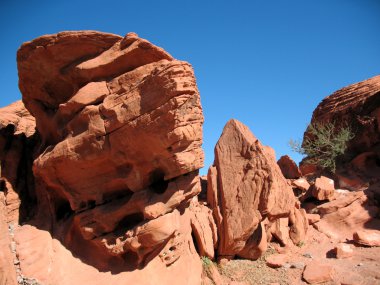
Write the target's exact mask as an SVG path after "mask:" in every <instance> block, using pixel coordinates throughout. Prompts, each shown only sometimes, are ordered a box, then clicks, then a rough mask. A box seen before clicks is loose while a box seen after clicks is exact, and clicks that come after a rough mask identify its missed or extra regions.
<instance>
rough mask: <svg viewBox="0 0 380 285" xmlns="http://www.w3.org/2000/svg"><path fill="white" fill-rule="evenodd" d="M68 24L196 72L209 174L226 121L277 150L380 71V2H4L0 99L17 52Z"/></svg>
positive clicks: (11, 86) (5, 98) (14, 90)
mask: <svg viewBox="0 0 380 285" xmlns="http://www.w3.org/2000/svg"><path fill="white" fill-rule="evenodd" d="M64 30H99V31H104V32H111V33H115V34H120V35H124V34H126V33H128V32H130V31H134V32H136V33H138V34H139V36H140V37H143V38H146V39H148V40H149V41H151V42H152V43H154V44H156V45H158V46H161V47H163V48H164V49H165V50H167V51H168V52H169V53H171V54H172V55H173V56H174V57H175V58H177V59H181V60H186V61H188V62H190V63H191V64H192V65H193V67H194V70H195V75H196V78H197V83H198V87H199V90H200V93H201V100H202V105H203V111H204V116H205V124H204V144H203V145H204V150H205V153H206V161H205V168H204V169H203V170H202V171H201V173H203V174H204V173H206V171H207V168H208V166H209V165H211V164H212V162H213V159H214V154H213V149H214V146H215V143H216V142H217V140H218V138H219V136H220V134H221V132H222V129H223V126H224V124H225V123H226V122H227V121H228V120H229V119H231V118H235V119H238V120H240V121H242V122H243V123H245V124H246V125H248V126H249V127H250V129H251V130H252V132H253V133H254V134H255V135H256V137H258V138H259V139H260V140H261V141H262V142H263V143H264V144H266V145H270V146H272V147H273V148H274V149H275V150H276V153H277V158H279V157H280V156H281V155H284V154H290V155H291V156H292V157H293V158H294V159H295V160H296V161H299V160H300V159H301V157H300V156H299V155H297V154H295V153H292V152H291V150H290V149H289V147H288V145H287V143H288V141H289V139H290V138H293V139H297V138H302V135H303V132H304V130H305V128H306V126H307V124H308V123H309V121H310V118H311V115H312V112H313V110H314V108H315V107H316V106H317V105H318V103H319V102H320V101H321V100H322V99H323V98H324V97H326V96H327V95H329V94H331V93H332V92H333V91H335V90H337V89H340V88H341V87H344V86H346V85H348V84H351V83H354V82H358V81H361V80H364V79H367V78H369V77H372V76H374V75H377V74H380V0H318V1H315V0H287V1H284V0H277V1H273V0H272V1H271V0H260V1H259V0H250V1H249V0H247V1H239V0H235V1H223V0H219V1H212V0H209V1H207V0H203V1H198V0H192V1H175V0H172V1H168V0H167V1H160V0H145V1H138V0H134V1H128V0H113V1H104V0H103V1H99V0H92V1H80V0H76V1H72V0H65V1H49V0H17V1H16V0H0V38H1V44H0V60H1V64H0V75H1V76H0V86H1V87H2V88H1V95H0V106H5V105H8V104H10V103H11V102H13V101H16V100H18V99H20V98H21V95H20V92H19V90H18V86H17V80H18V78H17V67H16V51H17V49H18V47H19V46H20V45H21V44H22V43H23V42H25V41H29V40H32V39H34V38H36V37H38V36H40V35H43V34H51V33H57V32H59V31H64Z"/></svg>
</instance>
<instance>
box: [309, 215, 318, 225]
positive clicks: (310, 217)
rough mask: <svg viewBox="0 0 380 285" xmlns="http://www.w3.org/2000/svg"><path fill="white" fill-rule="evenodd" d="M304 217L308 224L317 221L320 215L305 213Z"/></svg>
mask: <svg viewBox="0 0 380 285" xmlns="http://www.w3.org/2000/svg"><path fill="white" fill-rule="evenodd" d="M306 217H307V220H308V222H309V225H312V224H315V223H316V222H319V221H320V219H321V216H320V215H318V214H306Z"/></svg>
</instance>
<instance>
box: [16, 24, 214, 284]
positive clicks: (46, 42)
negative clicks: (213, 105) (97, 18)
mask: <svg viewBox="0 0 380 285" xmlns="http://www.w3.org/2000/svg"><path fill="white" fill-rule="evenodd" d="M17 60H18V70H19V87H20V90H21V92H22V95H23V102H24V104H25V107H26V108H27V109H28V110H29V111H30V113H31V114H32V115H33V116H34V117H35V121H36V128H37V130H38V132H39V134H40V136H41V143H40V145H39V150H40V153H39V155H38V157H37V158H36V159H35V161H34V163H33V172H34V175H35V181H36V185H37V187H36V189H37V193H36V194H37V198H38V215H37V216H36V224H37V225H39V226H40V225H41V224H43V225H44V227H43V228H44V229H47V230H49V231H50V232H51V234H52V235H53V238H57V239H59V240H61V242H63V244H64V245H65V246H67V247H68V249H70V251H71V252H72V253H73V254H74V255H75V256H78V257H79V258H80V259H81V261H82V262H84V263H87V264H89V265H92V266H94V267H95V268H97V269H98V270H100V271H105V272H112V273H113V274H119V273H120V272H124V271H126V272H131V271H133V272H134V273H133V274H132V273H131V274H130V275H129V276H128V278H127V279H128V280H129V281H128V282H132V283H138V284H152V282H153V279H152V280H149V278H145V277H144V274H145V275H147V276H148V275H149V276H153V275H154V284H168V280H169V278H170V274H174V275H175V278H177V279H173V280H176V282H177V283H178V284H198V283H199V282H200V271H199V269H200V268H201V267H200V260H199V256H198V254H197V252H196V250H195V246H194V241H193V238H192V232H195V233H194V234H193V236H195V238H196V241H195V242H197V243H199V244H200V245H202V247H201V248H200V250H201V251H202V253H203V252H204V253H205V254H206V255H207V256H209V257H211V258H212V257H213V255H214V252H213V250H214V246H215V244H216V238H217V237H216V235H215V234H213V232H215V226H214V225H213V221H212V216H211V215H210V213H209V212H207V211H206V209H204V206H201V205H200V204H198V202H197V201H193V202H192V205H193V209H198V208H199V209H201V210H199V211H198V210H194V211H192V210H190V209H189V204H190V201H191V200H192V198H193V197H194V196H196V195H198V194H199V193H200V191H201V185H200V179H199V176H198V169H199V168H201V167H202V166H203V151H202V148H201V145H202V124H203V114H202V107H201V104H200V96H199V92H198V89H197V86H196V82H195V77H194V72H193V69H192V67H191V65H190V64H188V63H186V62H182V61H178V60H176V59H174V58H173V57H172V56H171V55H169V54H168V53H167V52H166V51H164V50H163V49H161V48H159V47H156V46H154V45H153V44H151V43H150V42H148V41H147V40H144V39H141V38H139V37H138V36H137V35H136V34H134V33H129V34H127V35H126V36H125V37H124V38H122V37H120V36H117V35H113V34H106V33H101V32H95V31H80V32H62V33H58V34H55V35H46V36H43V37H40V38H37V39H35V40H33V41H31V42H27V43H24V44H23V45H22V46H21V47H20V49H19V51H18V54H17ZM19 126H20V127H22V126H23V124H22V123H19ZM210 218H211V219H210ZM205 220H208V221H209V223H207V224H205V225H203V224H201V223H203V221H205ZM40 227H41V226H40ZM26 231H27V230H26ZM35 231H36V230H34V229H33V233H34V234H35V235H39V234H38V232H35ZM23 232H24V230H20V231H19V234H18V235H17V236H16V238H17V239H18V240H19V241H20V245H21V243H22V242H23V241H25V242H28V237H27V236H25V235H23V234H22V233H23ZM53 240H54V239H53ZM49 242H50V241H47V243H49ZM52 248H53V249H52V251H51V252H49V253H48V254H45V255H43V254H42V253H40V252H39V250H38V249H41V250H42V247H41V246H40V245H39V247H36V250H35V251H36V252H37V253H36V254H37V255H35V254H32V253H30V252H29V251H28V248H26V247H23V246H20V248H19V254H20V256H22V258H24V261H21V268H23V269H24V270H25V271H26V272H28V273H30V274H31V273H33V270H34V269H33V268H30V267H28V264H29V262H31V260H32V259H33V258H35V256H38V255H41V256H45V257H46V259H47V260H48V259H51V258H53V257H52V256H51V255H54V252H55V250H54V245H53V247H52ZM60 252H62V251H60ZM65 256H66V255H65ZM57 258H59V256H58V257H57ZM68 260H69V259H68ZM68 262H69V261H68ZM42 264H43V262H42V263H40V265H41V266H42ZM189 264H190V265H192V266H193V267H194V270H187V269H186V267H187V266H188V265H189ZM136 269H142V271H140V270H136ZM53 271H54V270H53ZM144 271H145V273H144ZM37 273H38V274H36V275H38V276H39V278H40V279H41V280H44V281H45V282H46V283H49V282H53V283H54V284H66V283H65V282H64V281H61V282H58V283H56V279H54V278H53V277H52V275H51V274H50V273H46V272H43V271H42V272H37ZM55 273H57V272H55ZM53 274H54V272H53ZM189 274H193V276H190V275H189ZM194 274H195V275H194ZM96 276H98V275H95V276H94V277H93V278H94V279H96ZM104 276H105V275H102V276H100V275H99V276H98V277H99V278H100V279H99V280H103V279H102V278H103V277H104ZM31 277H33V276H31ZM52 278H53V279H52ZM83 278H87V277H86V276H84V277H83ZM111 279H112V278H111ZM111 279H110V280H109V282H111V283H113V284H119V283H118V282H119V281H117V280H119V279H120V280H121V279H122V278H116V279H117V280H116V279H112V280H111ZM79 281H80V279H78V280H76V281H73V283H76V282H79ZM99 282H100V281H99ZM102 282H103V283H104V280H103V281H102ZM186 282H187V283H186ZM71 284H72V283H71ZM76 284H79V283H76Z"/></svg>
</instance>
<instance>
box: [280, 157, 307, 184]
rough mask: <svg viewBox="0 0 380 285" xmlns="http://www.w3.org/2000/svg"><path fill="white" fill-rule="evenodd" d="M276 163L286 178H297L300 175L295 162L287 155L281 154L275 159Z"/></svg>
mask: <svg viewBox="0 0 380 285" xmlns="http://www.w3.org/2000/svg"><path fill="white" fill-rule="evenodd" d="M277 164H278V165H279V166H280V169H281V172H282V174H283V175H284V177H285V178H287V179H297V178H300V177H301V175H302V174H301V171H300V170H299V168H298V166H297V164H296V163H295V162H294V160H293V159H291V158H290V157H289V156H288V155H283V156H281V157H280V159H279V160H278V161H277Z"/></svg>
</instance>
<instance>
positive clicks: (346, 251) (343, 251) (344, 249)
mask: <svg viewBox="0 0 380 285" xmlns="http://www.w3.org/2000/svg"><path fill="white" fill-rule="evenodd" d="M334 252H335V255H336V258H338V259H342V258H350V257H352V256H353V254H354V249H353V247H352V246H351V245H350V244H346V243H339V244H338V245H337V246H336V247H335V248H334Z"/></svg>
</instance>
